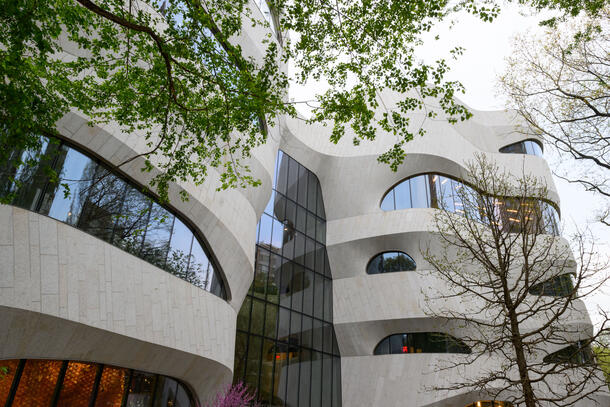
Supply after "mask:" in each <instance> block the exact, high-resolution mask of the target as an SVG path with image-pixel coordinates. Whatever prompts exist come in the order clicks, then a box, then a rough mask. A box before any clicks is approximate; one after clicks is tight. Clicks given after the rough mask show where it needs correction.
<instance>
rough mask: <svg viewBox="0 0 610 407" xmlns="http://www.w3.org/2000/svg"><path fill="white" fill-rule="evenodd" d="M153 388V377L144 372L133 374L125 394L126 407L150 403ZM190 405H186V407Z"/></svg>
mask: <svg viewBox="0 0 610 407" xmlns="http://www.w3.org/2000/svg"><path fill="white" fill-rule="evenodd" d="M154 387H155V375H154V374H151V373H144V372H137V371H136V372H133V373H132V375H131V383H130V385H129V391H128V392H127V400H126V403H125V406H126V407H144V406H149V405H150V403H151V402H152V396H153V392H154ZM189 405H190V403H189V404H186V405H185V406H186V407H188V406H189Z"/></svg>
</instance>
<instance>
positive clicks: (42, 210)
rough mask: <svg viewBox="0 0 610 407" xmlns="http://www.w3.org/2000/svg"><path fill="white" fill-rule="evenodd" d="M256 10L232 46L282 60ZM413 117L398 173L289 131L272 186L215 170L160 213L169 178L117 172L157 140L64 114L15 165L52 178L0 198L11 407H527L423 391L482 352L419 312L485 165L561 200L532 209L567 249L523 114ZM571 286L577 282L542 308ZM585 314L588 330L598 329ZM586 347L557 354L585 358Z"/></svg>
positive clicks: (373, 149)
mask: <svg viewBox="0 0 610 407" xmlns="http://www.w3.org/2000/svg"><path fill="white" fill-rule="evenodd" d="M248 6H249V7H250V11H251V12H252V13H258V14H257V15H258V16H260V18H262V19H265V20H266V21H268V22H269V23H270V27H265V26H263V25H256V26H250V25H246V26H244V28H243V31H242V33H241V35H240V36H238V37H237V38H235V39H234V40H235V42H236V43H238V44H239V45H240V47H241V49H242V50H243V52H244V53H245V54H247V55H248V56H251V57H252V58H259V59H260V58H262V56H263V55H264V47H265V45H264V41H263V39H264V40H265V41H267V40H268V38H267V35H268V34H269V30H271V34H272V35H270V36H269V38H271V40H272V41H277V43H278V45H279V46H281V42H282V33H281V27H279V26H278V23H279V21H278V18H277V16H274V14H273V12H272V8H270V7H268V4H267V3H266V1H264V0H251V1H250V2H249V5H248ZM65 52H66V54H67V55H72V54H73V53H74V52H75V51H74V50H71V49H70V46H69V44H67V45H66V49H65ZM282 69H287V67H286V66H282ZM380 98H382V99H383V100H384V104H385V105H386V106H387V107H391V106H392V105H393V104H395V103H396V95H392V94H382V95H380ZM415 116H417V114H415ZM416 119H417V120H414V122H417V123H420V122H421V123H424V128H425V130H426V136H425V137H421V138H419V137H418V138H416V139H414V140H413V141H411V142H410V143H408V144H407V146H406V153H407V156H406V160H405V162H404V163H403V164H402V165H401V166H399V168H398V170H397V171H396V172H393V171H391V170H390V169H389V167H387V166H385V165H381V164H379V162H378V161H377V157H378V156H379V154H381V153H383V152H385V151H386V150H387V149H389V148H390V147H391V146H392V145H393V144H394V142H395V137H394V136H392V135H390V134H385V133H383V132H381V131H380V132H379V134H378V135H377V138H376V140H375V141H373V142H369V143H363V144H362V145H360V146H358V147H355V146H354V145H353V144H352V143H351V137H349V134H347V135H346V136H345V137H343V139H341V140H340V141H339V142H338V143H337V144H332V143H330V142H329V136H330V130H329V128H327V127H323V126H320V125H312V124H309V123H306V121H304V120H300V119H297V118H290V117H280V118H279V119H278V122H277V123H276V125H275V126H270V127H269V136H268V140H267V142H266V144H264V145H262V146H260V147H257V148H256V149H254V150H253V151H252V156H251V157H250V159H249V160H248V165H249V167H250V169H251V170H252V174H251V175H252V176H253V177H254V178H256V179H259V180H260V181H261V185H260V186H258V187H249V188H245V189H233V190H219V188H218V187H219V186H220V185H221V180H220V175H219V174H218V172H216V171H215V170H214V169H210V171H209V175H208V179H207V180H206V182H205V183H204V184H202V185H195V184H194V183H192V182H189V181H183V182H176V183H173V184H172V185H170V189H169V193H170V196H169V198H170V199H169V202H161V201H160V200H159V199H158V197H157V196H155V194H154V193H153V192H150V191H146V192H144V191H145V187H146V186H147V185H148V182H149V181H150V180H151V178H152V177H153V176H154V175H155V174H156V173H158V168H157V167H155V166H154V163H153V168H152V171H151V172H143V171H141V168H142V167H143V166H144V158H142V157H139V158H138V159H135V160H133V161H131V162H129V163H128V164H127V165H123V166H120V167H119V168H117V166H118V165H119V164H120V163H123V162H124V161H125V160H126V159H128V158H130V157H134V156H138V154H140V153H142V152H144V151H146V150H147V147H146V142H145V141H143V140H142V139H141V138H139V137H136V136H134V135H132V134H125V133H123V132H121V131H120V130H119V129H118V126H114V125H112V124H107V125H103V126H91V125H90V123H89V122H88V119H87V117H86V116H85V115H83V114H82V113H79V112H72V113H70V114H68V115H66V116H65V117H64V118H62V119H61V120H60V121H59V122H58V123H57V132H58V138H57V139H49V138H45V137H42V136H41V144H40V148H39V149H38V150H36V151H34V150H33V151H14V152H13V154H14V155H15V156H31V157H35V158H36V159H37V160H39V162H40V165H38V166H34V167H32V168H30V169H24V168H22V167H19V166H14V165H11V163H0V193H1V194H3V195H10V196H11V198H10V200H8V201H7V203H6V204H0V326H2V331H1V332H2V333H1V334H0V407H1V406H6V407H17V406H21V405H36V406H41V407H45V406H49V407H55V406H64V405H65V406H77V407H79V406H83V407H84V406H87V407H91V406H93V407H97V406H116V407H131V406H138V407H178V406H179V407H187V406H188V407H191V406H193V407H194V406H204V405H206V403H207V402H208V401H209V400H211V399H212V398H213V397H214V396H215V395H216V394H217V393H218V392H219V391H221V390H222V389H223V388H224V387H225V386H226V385H228V384H230V383H232V382H238V381H243V382H245V383H246V384H247V385H248V386H250V388H251V389H252V390H253V391H255V392H256V396H257V399H258V400H259V401H260V402H261V403H262V405H264V406H288V407H297V406H299V407H300V406H308V407H318V406H324V407H327V406H328V407H340V406H346V407H359V406H362V407H368V406H383V407H393V406H396V407H398V406H405V405H408V406H409V407H441V406H447V405H451V406H457V407H462V406H468V407H470V406H474V407H479V406H490V407H509V406H510V407H512V405H511V404H510V403H508V402H504V401H502V400H490V398H489V397H488V396H489V395H488V394H486V393H485V392H480V393H470V392H460V391H454V392H444V393H442V392H431V391H429V390H427V389H429V387H430V385H432V384H434V383H435V381H437V380H446V381H447V382H450V381H451V380H452V375H457V374H461V373H457V372H451V371H448V372H446V373H445V375H444V376H442V375H435V374H426V373H427V372H426V371H425V369H424V367H427V366H432V365H434V364H435V363H436V362H438V361H443V360H447V358H456V359H459V358H465V357H467V356H468V355H469V354H470V353H471V349H470V348H469V346H468V345H467V344H466V343H465V342H464V341H463V340H462V339H460V335H459V334H460V329H461V328H460V326H459V324H458V323H456V322H455V321H451V320H440V319H434V318H430V317H429V316H428V315H427V314H426V313H425V312H424V305H425V298H424V295H423V294H422V293H423V292H425V290H426V288H427V287H430V286H433V285H436V284H441V282H439V280H438V279H434V278H426V277H422V275H421V274H419V273H417V271H419V270H422V269H425V268H426V267H428V266H427V264H426V262H425V261H424V260H423V258H422V256H421V247H422V246H424V245H426V244H428V243H430V242H431V241H432V240H433V239H432V235H433V232H434V229H433V222H432V219H433V216H434V213H435V212H434V211H436V210H437V208H438V200H439V199H440V198H439V197H442V196H444V195H443V194H444V192H443V191H444V190H443V188H444V186H445V185H446V186H448V187H450V188H454V189H455V188H458V187H459V186H458V181H457V180H458V179H461V178H462V174H463V170H464V167H465V163H466V162H467V161H468V160H471V159H472V158H473V157H475V155H476V154H486V155H487V156H488V157H490V158H492V159H493V160H494V161H495V162H496V163H498V165H500V166H502V167H503V168H505V169H506V170H507V171H509V172H511V173H513V174H519V173H520V172H521V171H523V170H524V169H525V170H526V171H527V172H528V173H532V174H534V175H536V176H539V177H541V178H543V179H544V180H546V182H547V184H548V186H549V193H548V202H547V201H543V202H537V203H536V205H539V207H540V212H541V213H542V214H543V216H546V217H547V218H548V219H552V220H553V221H554V222H556V223H555V224H554V225H555V226H553V228H552V229H551V230H549V231H548V233H550V234H555V235H556V234H558V233H559V228H558V226H557V222H558V216H559V215H558V214H559V213H560V211H559V209H560V205H559V196H558V194H557V191H556V189H555V187H554V184H553V181H552V176H551V172H550V170H549V168H548V165H547V163H546V161H545V160H544V158H543V157H542V156H541V155H542V145H541V142H540V140H532V139H530V138H527V139H524V136H523V135H521V134H520V133H519V132H518V130H517V129H518V126H519V125H520V123H518V122H517V121H516V119H515V115H514V114H513V113H511V112H477V111H474V116H473V118H472V119H470V120H468V121H466V122H463V123H460V124H456V125H452V124H449V123H447V122H444V121H442V120H435V121H429V120H428V121H427V120H423V117H416ZM420 119H422V120H420ZM42 164H48V165H50V166H51V167H52V168H54V169H55V170H56V171H57V173H58V174H59V176H60V180H61V181H63V182H61V183H53V182H50V181H49V179H48V178H47V176H46V173H45V171H43V170H42ZM16 180H17V181H18V182H16ZM64 184H67V185H69V188H70V190H69V191H66V187H64V186H62V185H64ZM436 185H438V186H439V187H438V188H436V187H435V186H436ZM65 192H69V193H67V194H66V193H65ZM183 194H186V196H188V198H189V199H188V200H187V201H185V200H183V199H181V196H182V195H183ZM507 202H508V201H507ZM453 211H454V212H456V213H459V202H457V201H453ZM506 218H507V222H508V223H507V224H510V222H511V220H510V217H509V216H508V215H507V216H506ZM511 227H512V226H511ZM571 287H573V283H572V277H571V275H570V274H566V275H562V276H559V277H554V278H552V279H549V280H548V281H545V282H543V283H541V284H539V285H538V286H534V287H532V288H531V295H539V296H561V295H565V293H566V292H569V291H570V290H571V289H572V288H571ZM455 306H460V305H459V303H456V304H455ZM583 309H584V306H583ZM584 314H585V316H584V317H582V315H583V314H582V313H581V314H578V315H580V317H579V316H578V315H575V316H574V321H573V322H574V324H575V325H578V326H581V327H583V328H582V330H583V331H586V330H588V329H590V328H591V321H590V320H589V318H588V316H586V312H585V313H584ZM579 318H580V319H579ZM587 345H588V343H587V342H586V340H580V339H579V340H577V341H575V344H574V345H573V346H572V347H570V348H569V349H567V350H566V349H554V350H553V352H552V353H550V354H549V357H550V358H553V360H563V359H566V358H568V359H569V358H571V357H576V358H580V359H582V360H589V358H591V357H592V355H591V354H590V353H588V348H587ZM574 354H576V355H577V356H573V355H574ZM562 358H563V359H562ZM580 359H579V360H580ZM481 368H484V365H474V366H472V369H473V371H475V370H477V369H481ZM466 374H468V372H466ZM405 403H408V404H405Z"/></svg>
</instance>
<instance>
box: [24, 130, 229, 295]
mask: <svg viewBox="0 0 610 407" xmlns="http://www.w3.org/2000/svg"><path fill="white" fill-rule="evenodd" d="M40 137H41V138H42V139H46V140H48V143H49V145H50V144H54V145H55V146H56V147H55V151H54V152H53V156H52V157H51V162H50V163H49V167H50V168H53V170H56V168H55V167H56V165H57V161H58V156H59V154H60V151H61V148H62V147H63V146H65V147H67V148H68V149H72V150H74V151H76V152H78V153H80V154H82V155H84V156H85V157H86V158H88V159H90V160H91V161H92V162H93V163H94V164H95V165H97V168H96V173H97V172H98V170H99V169H103V170H104V171H106V172H107V173H108V174H109V175H110V176H114V177H116V178H117V179H118V180H120V181H122V182H124V183H125V184H126V189H125V191H123V192H124V193H123V195H125V192H126V190H127V188H129V187H132V188H133V189H134V190H135V191H137V192H138V193H139V194H141V195H143V196H144V197H145V198H146V199H148V200H150V201H151V203H150V205H149V206H151V207H152V205H154V204H155V203H156V204H157V205H159V206H160V207H161V208H163V209H164V210H166V211H167V212H168V213H169V214H170V215H172V216H174V218H177V219H179V220H180V221H181V222H182V223H183V224H184V225H185V226H186V227H187V228H188V229H189V231H190V232H191V233H192V235H193V236H194V237H195V239H197V242H198V243H199V245H200V246H201V248H202V249H203V252H204V254H205V255H206V257H207V259H208V262H209V263H210V264H211V265H212V267H213V273H214V274H216V277H218V279H219V281H220V282H221V287H220V295H218V296H219V297H220V298H222V299H224V300H225V301H227V302H228V301H230V300H231V299H232V298H231V293H230V290H229V285H228V283H227V279H226V276H225V273H224V271H223V270H222V268H221V267H220V263H219V261H218V259H217V258H216V256H215V255H214V253H213V251H212V250H211V248H210V245H209V243H208V241H207V240H206V239H205V237H204V236H203V233H201V231H200V230H199V228H198V227H196V226H195V225H194V223H193V222H192V221H190V220H189V219H187V218H186V217H185V216H184V215H182V214H181V213H180V211H178V210H177V209H176V208H174V207H173V206H171V205H169V203H163V204H162V203H160V202H159V200H158V197H156V196H155V195H154V194H152V193H151V192H150V190H149V189H148V188H146V187H145V186H143V185H142V184H140V183H139V182H137V181H136V180H134V179H132V178H131V177H129V176H128V175H127V173H126V172H125V171H123V170H121V169H119V168H117V167H116V166H114V165H112V164H110V163H109V162H108V161H107V160H105V159H104V158H103V157H101V156H100V155H99V154H97V153H96V152H93V151H92V150H90V149H88V148H86V147H84V146H81V145H78V144H76V143H75V142H74V141H72V140H70V139H68V138H66V137H65V136H63V135H61V134H58V135H56V136H55V137H50V136H40ZM41 157H44V155H42V156H41ZM58 175H59V174H58ZM60 182H61V180H60ZM51 184H52V183H51V182H50V180H49V179H48V177H46V178H45V179H44V185H43V189H42V192H41V193H40V195H39V196H38V197H37V198H36V202H35V207H34V210H32V212H35V213H37V214H39V215H41V216H47V217H50V216H49V215H45V214H43V213H40V210H41V207H42V205H43V198H44V197H45V196H46V192H47V190H48V188H49V185H51ZM57 185H58V186H59V185H60V184H57ZM122 199H124V196H123V198H122ZM85 201H86V200H85ZM16 206H17V205H16ZM120 206H121V207H122V206H123V203H122V202H121V204H120ZM28 210H29V209H28ZM80 210H81V213H82V210H83V209H82V208H81V209H80ZM147 216H148V217H149V216H150V211H149V213H148V215H147ZM52 219H54V220H56V221H58V222H61V223H64V224H66V225H68V226H71V227H74V228H77V229H79V230H81V231H82V232H85V233H87V234H89V235H91V236H93V237H96V238H100V237H99V236H96V235H94V234H92V233H89V232H87V231H86V230H84V229H83V228H80V227H79V226H78V224H79V223H80V216H79V219H78V221H77V222H76V224H75V225H71V224H70V223H68V222H65V221H62V220H59V219H56V218H52ZM174 222H175V221H174ZM147 226H148V225H147ZM115 227H116V224H115V226H114V227H113V228H115ZM172 233H173V225H172ZM112 234H113V235H114V230H113V231H112ZM144 234H145V233H144ZM170 236H171V234H170ZM102 240H103V239H102ZM142 241H144V236H143V237H142ZM105 242H106V241H105ZM106 243H108V244H111V245H112V246H114V247H117V248H119V249H121V250H123V251H125V250H124V249H122V248H121V247H120V246H118V245H116V244H114V243H111V242H106ZM191 244H192V243H191ZM127 253H130V252H128V251H127ZM168 253H169V251H168ZM130 254H132V255H135V256H136V257H138V258H139V259H141V260H143V261H145V262H147V263H149V264H151V265H153V266H155V267H158V268H160V269H161V270H164V271H166V270H165V269H163V268H161V267H159V266H158V265H156V264H153V263H151V262H149V261H148V260H146V259H145V258H143V257H140V256H138V255H136V254H134V253H130ZM166 261H167V256H166ZM166 272H167V271H166ZM170 274H171V273H170ZM178 278H180V277H178ZM182 280H183V279H182ZM184 281H186V280H184ZM200 288H201V287H200ZM202 289H203V290H204V291H207V292H210V293H211V294H214V293H213V292H212V290H211V289H204V288H202ZM214 295H216V294H214Z"/></svg>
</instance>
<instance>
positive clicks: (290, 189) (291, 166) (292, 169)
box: [286, 158, 299, 201]
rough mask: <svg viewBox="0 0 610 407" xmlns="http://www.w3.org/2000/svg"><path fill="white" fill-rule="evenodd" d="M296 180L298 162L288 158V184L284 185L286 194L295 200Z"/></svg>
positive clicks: (297, 179) (297, 177)
mask: <svg viewBox="0 0 610 407" xmlns="http://www.w3.org/2000/svg"><path fill="white" fill-rule="evenodd" d="M298 182H299V163H297V162H296V161H295V160H293V159H292V158H288V184H287V186H286V196H287V197H288V198H290V199H292V200H293V201H296V200H297V190H298Z"/></svg>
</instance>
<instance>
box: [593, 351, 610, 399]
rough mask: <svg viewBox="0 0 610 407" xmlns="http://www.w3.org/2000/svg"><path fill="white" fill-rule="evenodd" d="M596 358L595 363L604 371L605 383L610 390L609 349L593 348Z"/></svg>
mask: <svg viewBox="0 0 610 407" xmlns="http://www.w3.org/2000/svg"><path fill="white" fill-rule="evenodd" d="M593 350H594V351H595V354H596V357H597V363H598V364H599V366H600V367H601V369H602V370H603V371H604V375H605V377H606V383H608V388H609V389H610V348H608V347H607V345H606V347H602V346H596V347H594V348H593Z"/></svg>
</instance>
